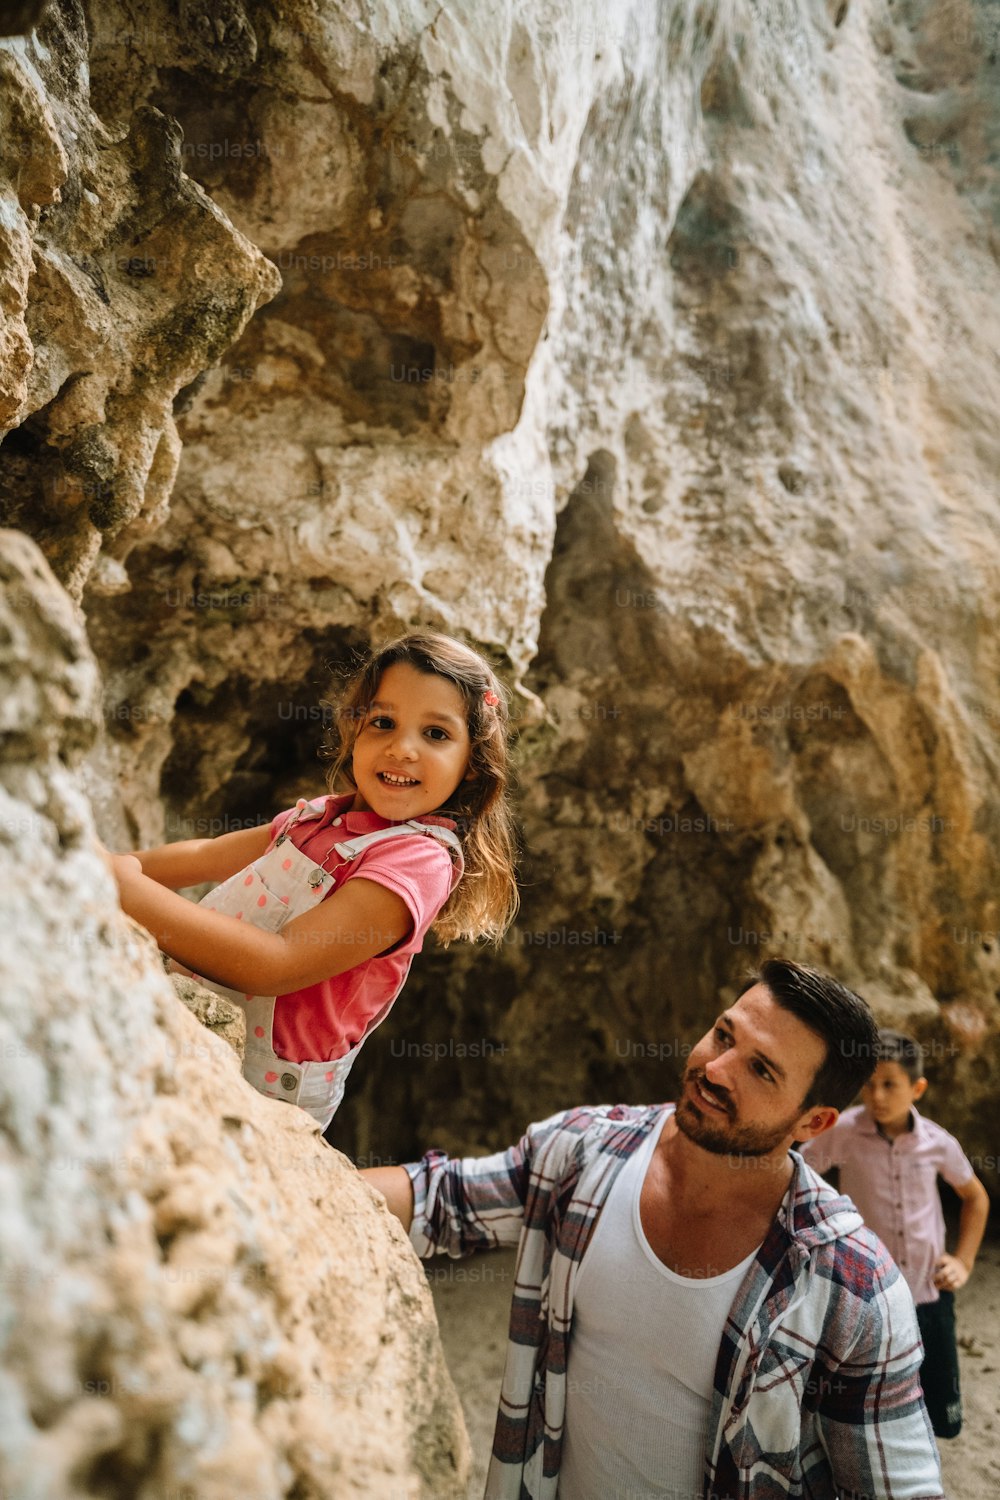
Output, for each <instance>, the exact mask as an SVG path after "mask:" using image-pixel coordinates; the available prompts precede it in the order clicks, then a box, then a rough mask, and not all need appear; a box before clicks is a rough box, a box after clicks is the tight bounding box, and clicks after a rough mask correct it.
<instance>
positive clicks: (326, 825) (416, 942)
mask: <svg viewBox="0 0 1000 1500" xmlns="http://www.w3.org/2000/svg"><path fill="white" fill-rule="evenodd" d="M321 800H322V799H320V798H315V799H314V802H313V805H314V806H318V805H319V803H320V801H321ZM325 800H326V804H327V805H326V809H325V811H324V813H323V816H322V818H319V819H317V820H314V821H311V822H300V823H297V824H296V826H295V827H294V828H293V829H292V831H291V833H290V834H289V838H290V839H291V842H292V843H293V844H294V845H295V847H296V848H297V849H301V850H302V852H303V853H304V854H307V855H308V856H309V858H310V859H313V860H315V861H316V863H317V864H322V865H324V868H325V869H326V870H328V871H329V872H330V874H331V875H332V876H333V884H332V886H331V888H330V891H329V892H328V893H327V895H326V896H325V897H324V900H329V898H330V896H331V895H332V894H333V892H334V891H335V890H340V888H341V887H342V886H344V885H346V883H347V881H349V880H356V879H357V878H358V877H359V876H360V877H362V878H363V879H364V880H373V881H375V882H376V884H378V885H384V886H385V887H386V889H387V890H390V891H394V892H395V893H396V895H397V896H400V897H402V899H403V901H404V902H405V903H406V907H407V910H408V911H409V913H410V917H411V919H412V922H413V926H412V928H411V930H410V932H409V933H408V934H407V936H406V937H405V938H403V940H402V942H400V943H398V944H397V945H396V947H395V948H393V949H392V950H391V951H390V952H389V953H379V954H376V956H375V957H374V958H370V959H367V960H366V961H365V962H363V963H360V964H358V965H357V967H356V968H353V969H347V970H345V972H344V973H343V974H335V975H333V977H332V978H331V979H324V980H323V981H322V982H321V983H320V984H312V985H309V987H308V988H307V989H304V990H295V991H293V992H292V993H291V994H288V995H279V996H278V997H277V999H276V1000H275V1002H274V1025H273V1028H272V1045H273V1047H274V1050H275V1052H276V1053H277V1054H278V1056H279V1057H285V1058H287V1059H288V1060H289V1062H326V1061H329V1060H331V1059H333V1058H335V1057H343V1055H344V1053H345V1052H349V1051H350V1050H351V1048H352V1047H354V1046H356V1045H357V1043H358V1042H360V1041H361V1039H362V1037H364V1036H365V1035H366V1034H367V1033H368V1032H369V1031H371V1030H373V1028H374V1027H375V1026H377V1025H378V1023H379V1021H381V1020H382V1019H383V1017H384V1016H385V1015H386V1014H387V1013H388V1011H389V1008H390V1006H391V1004H392V1001H393V1000H394V999H395V997H396V994H397V993H398V991H399V989H400V987H401V985H402V983H403V981H404V980H405V978H406V975H407V972H408V971H409V967H410V962H411V960H412V958H413V955H414V954H415V953H419V952H420V949H421V948H422V946H423V941H424V938H425V937H426V935H427V930H428V928H429V927H430V925H431V923H432V922H433V921H434V919H435V917H436V916H437V914H438V912H439V911H440V910H441V908H442V906H443V905H444V903H445V902H446V901H447V899H448V897H449V895H450V894H451V891H452V888H453V886H454V884H455V882H456V879H457V875H458V870H457V867H456V866H455V865H454V863H453V862H452V857H451V855H450V854H449V852H448V850H447V849H446V847H445V846H444V844H442V843H440V842H439V841H438V840H437V839H434V838H431V837H429V836H428V835H427V834H425V833H415V834H414V835H413V837H412V838H395V839H386V840H384V841H383V842H382V843H379V844H373V845H372V847H371V848H370V849H364V850H362V852H361V853H360V854H359V855H358V856H357V858H356V859H353V860H343V859H341V857H340V855H338V854H337V853H336V852H334V850H333V845H334V844H335V843H340V842H341V841H342V840H343V839H347V838H351V837H353V836H355V835H357V834H359V833H374V832H375V830H376V829H378V828H389V827H391V826H392V825H391V823H390V821H389V820H388V819H387V818H380V817H379V815H378V813H374V812H349V811H348V809H349V807H350V805H351V802H352V801H353V800H354V795H353V793H351V792H349V793H347V795H346V796H342V797H327V798H326V799H325ZM294 813H295V808H289V809H288V810H287V811H286V812H283V813H279V814H278V816H277V817H276V818H275V819H274V820H273V822H272V823H271V838H272V840H273V839H275V838H277V836H278V834H279V833H281V832H282V830H283V825H284V824H285V823H287V822H288V821H289V820H290V819H291V817H292V816H293V815H294ZM420 821H421V822H422V823H436V824H438V825H439V826H440V827H442V828H449V829H453V828H454V826H455V825H454V823H453V822H451V820H450V819H448V818H439V817H435V816H433V815H430V814H429V815H428V816H426V817H424V818H421V819H420Z"/></svg>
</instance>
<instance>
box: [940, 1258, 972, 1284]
mask: <svg viewBox="0 0 1000 1500" xmlns="http://www.w3.org/2000/svg"><path fill="white" fill-rule="evenodd" d="M968 1279H969V1268H968V1266H967V1265H966V1264H965V1262H964V1261H961V1260H959V1258H958V1256H957V1255H942V1256H939V1258H938V1261H937V1264H936V1265H935V1267H934V1285H935V1286H936V1287H937V1288H938V1289H939V1290H940V1291H942V1292H957V1291H958V1289H959V1287H962V1286H964V1285H965V1283H966V1282H967V1281H968Z"/></svg>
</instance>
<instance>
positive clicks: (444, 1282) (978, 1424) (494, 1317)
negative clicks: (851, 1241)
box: [426, 1216, 1000, 1500]
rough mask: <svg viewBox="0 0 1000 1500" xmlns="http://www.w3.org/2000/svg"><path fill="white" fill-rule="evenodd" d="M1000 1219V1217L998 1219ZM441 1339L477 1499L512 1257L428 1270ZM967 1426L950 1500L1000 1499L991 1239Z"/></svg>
mask: <svg viewBox="0 0 1000 1500" xmlns="http://www.w3.org/2000/svg"><path fill="white" fill-rule="evenodd" d="M995 1217H996V1216H995ZM426 1269H427V1275H428V1280H429V1281H430V1284H431V1289H432V1291H433V1293H434V1301H435V1304H436V1306H437V1314H438V1320H439V1322H440V1325H441V1337H442V1339H443V1341H444V1349H445V1354H446V1356H447V1359H448V1364H449V1367H450V1369H451V1373H452V1378H453V1379H454V1381H455V1385H456V1386H457V1387H458V1391H459V1394H460V1396H461V1398H462V1406H463V1408H464V1411H465V1420H466V1422H467V1423H468V1428H469V1436H470V1438H471V1439H472V1448H473V1453H474V1455H475V1468H474V1470H473V1475H472V1482H471V1484H470V1486H469V1492H468V1494H469V1500H480V1497H481V1496H482V1494H483V1488H484V1485H485V1482H486V1466H487V1463H488V1460H489V1451H490V1444H491V1442H492V1438H493V1423H494V1420H495V1418H496V1403H497V1393H498V1391H499V1389H500V1377H501V1374H502V1371H503V1361H504V1354H505V1350H506V1343H507V1316H508V1311H509V1308H510V1299H511V1292H512V1289H513V1278H514V1253H513V1251H501V1252H498V1253H495V1254H492V1255H477V1256H473V1257H472V1258H471V1259H469V1260H465V1261H450V1262H448V1261H446V1260H445V1259H444V1258H443V1257H440V1258H439V1259H437V1260H436V1261H431V1262H429V1263H428V1264H427V1267H426ZM956 1307H957V1311H958V1332H959V1348H960V1358H961V1366H962V1399H963V1402H964V1406H965V1423H964V1427H963V1430H962V1432H961V1433H960V1434H959V1436H958V1437H957V1438H955V1439H953V1440H952V1441H951V1442H942V1444H941V1464H942V1469H943V1473H944V1488H945V1494H946V1495H947V1496H948V1500H997V1497H998V1496H1000V1237H998V1236H997V1235H996V1234H991V1237H990V1239H989V1240H988V1241H987V1243H986V1244H984V1246H983V1248H982V1250H981V1251H980V1255H979V1259H978V1261H977V1262H976V1268H975V1271H974V1272H973V1274H972V1277H971V1278H970V1280H969V1282H968V1284H967V1286H965V1287H964V1288H963V1290H962V1291H961V1292H959V1293H958V1295H957V1298H956Z"/></svg>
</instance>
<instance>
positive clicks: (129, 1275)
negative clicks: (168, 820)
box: [0, 531, 468, 1500]
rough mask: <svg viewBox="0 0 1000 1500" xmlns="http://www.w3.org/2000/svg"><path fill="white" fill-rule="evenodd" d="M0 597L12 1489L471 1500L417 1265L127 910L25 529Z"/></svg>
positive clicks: (71, 621)
mask: <svg viewBox="0 0 1000 1500" xmlns="http://www.w3.org/2000/svg"><path fill="white" fill-rule="evenodd" d="M0 581H2V585H3V592H2V595H0V598H2V604H0V701H2V703H3V722H2V728H0V736H2V745H3V763H2V767H0V878H2V885H3V890H4V893H5V894H4V901H5V942H4V944H3V947H2V949H0V1039H2V1049H3V1050H2V1055H3V1059H4V1067H3V1070H2V1073H0V1120H2V1123H3V1132H4V1136H3V1140H4V1144H3V1153H2V1159H0V1175H2V1184H3V1188H2V1198H3V1211H2V1213H0V1289H2V1293H3V1301H4V1317H3V1328H2V1333H0V1352H2V1364H3V1370H4V1374H3V1379H2V1383H0V1409H2V1421H0V1432H2V1437H0V1491H2V1492H3V1493H4V1494H10V1495H17V1496H19V1497H21V1500H50V1497H53V1496H57V1495H58V1496H60V1497H63V1500H77V1497H79V1500H84V1497H87V1496H93V1495H102V1496H106V1497H120V1500H153V1497H154V1496H156V1497H161V1496H164V1495H171V1496H176V1497H178V1500H179V1497H182V1496H183V1497H188V1500H232V1497H233V1496H234V1495H243V1496H248V1497H249V1496H253V1497H254V1500H279V1497H284V1496H289V1497H291V1496H295V1497H299V1500H307V1497H308V1500H329V1497H330V1496H333V1495H338V1496H339V1495H344V1496H353V1495H366V1496H373V1497H382V1500H402V1497H404V1496H405V1497H408V1500H418V1497H419V1500H439V1497H441V1496H450V1497H454V1500H458V1497H460V1496H462V1495H463V1494H464V1480H465V1474H466V1470H467V1467H468V1455H467V1449H468V1444H467V1440H466V1437H465V1430H464V1426H463V1424H462V1419H461V1415H460V1412H459V1408H458V1402H457V1398H456V1396H455V1392H454V1388H453V1387H452V1384H451V1381H450V1380H449V1378H448V1375H447V1372H446V1370H445V1368H444V1362H443V1356H442V1354H441V1348H440V1344H439V1342H438V1337H437V1325H436V1322H435V1319H434V1313H433V1309H432V1306H431V1302H430V1296H429V1292H428V1289H427V1285H426V1281H425V1278H424V1276H423V1274H422V1271H421V1269H420V1266H419V1264H418V1263H417V1261H416V1260H415V1258H414V1256H413V1254H412V1252H411V1251H410V1250H409V1248H408V1246H407V1245H406V1242H405V1236H404V1235H403V1232H402V1230H401V1228H400V1227H399V1225H398V1223H397V1222H396V1221H395V1220H394V1219H391V1218H390V1216H389V1215H388V1213H387V1212H386V1210H385V1207H384V1204H382V1203H381V1200H378V1203H376V1195H374V1194H373V1193H371V1192H370V1190H368V1189H367V1188H365V1187H363V1186H362V1185H361V1183H360V1179H359V1178H358V1177H357V1174H356V1173H355V1172H354V1170H353V1168H352V1167H351V1166H350V1165H349V1164H348V1163H347V1162H345V1160H344V1159H343V1157H341V1156H339V1155H338V1153H337V1152H335V1151H333V1150H331V1148H330V1147H329V1146H328V1145H326V1144H325V1143H324V1142H323V1141H322V1140H321V1139H320V1138H319V1135H318V1128H317V1127H316V1126H315V1125H314V1124H313V1122H312V1121H310V1120H309V1119H308V1117H307V1116H306V1115H305V1114H304V1113H303V1112H301V1111H299V1110H292V1109H288V1108H285V1107H283V1106H281V1105H280V1104H276V1103H274V1102H272V1101H269V1100H266V1099H264V1098H263V1097H262V1096H261V1095H258V1094H257V1093H255V1092H254V1091H253V1090H252V1089H251V1088H249V1086H248V1085H247V1084H246V1083H245V1082H244V1081H243V1078H242V1077H241V1074H240V1071H239V1063H238V1059H237V1057H236V1056H235V1055H234V1049H233V1046H231V1045H230V1044H229V1043H228V1042H227V1041H226V1040H223V1039H222V1038H221V1037H219V1036H215V1035H212V1034H211V1032H210V1031H209V1030H206V1029H204V1028H203V1027H202V1026H200V1025H199V1024H198V1022H197V1021H196V1020H195V1019H194V1017H193V1016H191V1015H190V1014H189V1013H188V1011H187V1010H186V1009H185V1007H184V1006H183V1005H182V1004H180V1003H179V1002H178V1000H177V999H175V997H174V994H173V991H172V989H171V986H170V983H169V981H168V980H167V977H166V975H165V974H164V973H163V970H162V967H161V966H160V964H159V962H158V959H157V954H156V950H155V946H154V945H153V944H152V942H151V940H150V939H149V938H148V936H147V935H146V934H145V933H143V932H142V930H141V929H139V928H137V927H135V926H134V925H133V924H131V923H129V922H128V921H127V919H125V918H124V917H122V915H121V912H120V911H119V909H118V905H117V900H116V894H115V890H114V884H113V881H112V879H111V877H110V875H109V873H108V872H107V871H106V869H105V867H104V864H103V863H102V861H101V859H100V858H99V856H98V854H97V852H96V849H95V845H94V839H93V822H92V816H91V811H90V808H89V805H88V802H87V799H86V797H85V796H84V795H83V793H82V792H81V790H80V787H79V779H78V775H77V767H78V763H79V760H80V756H81V754H82V753H83V752H84V751H85V750H86V748H87V747H88V746H89V744H90V743H91V741H92V739H93V737H94V733H95V729H96V725H97V722H98V717H99V704H100V692H99V678H98V671H97V667H96V664H95V662H94V660H93V657H92V656H91V654H90V652H89V650H88V648H87V645H86V641H85V638H84V635H83V630H82V622H81V620H80V618H79V616H78V614H77V612H76V611H75V610H74V607H73V606H72V605H71V603H70V601H69V600H68V599H67V598H66V595H65V593H63V591H62V590H61V589H60V588H59V586H58V584H57V583H56V580H55V578H54V576H53V575H52V573H51V572H50V570H49V569H48V567H47V566H46V564H45V562H44V560H43V559H42V557H41V554H40V553H39V551H38V550H37V548H36V547H35V546H34V544H33V543H31V542H30V541H29V540H28V539H27V538H26V537H24V536H23V535H19V534H17V533H15V532H11V531H4V532H0ZM218 1019H219V1018H218V1016H216V1015H214V1014H208V1015H206V1021H208V1022H209V1023H210V1024H212V1023H215V1022H217V1021H218Z"/></svg>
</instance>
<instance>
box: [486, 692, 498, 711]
mask: <svg viewBox="0 0 1000 1500" xmlns="http://www.w3.org/2000/svg"><path fill="white" fill-rule="evenodd" d="M483 702H484V703H485V704H486V706H487V708H496V706H497V704H498V703H499V702H500V699H499V698H498V697H497V695H496V693H493V692H489V693H484V694H483Z"/></svg>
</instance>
